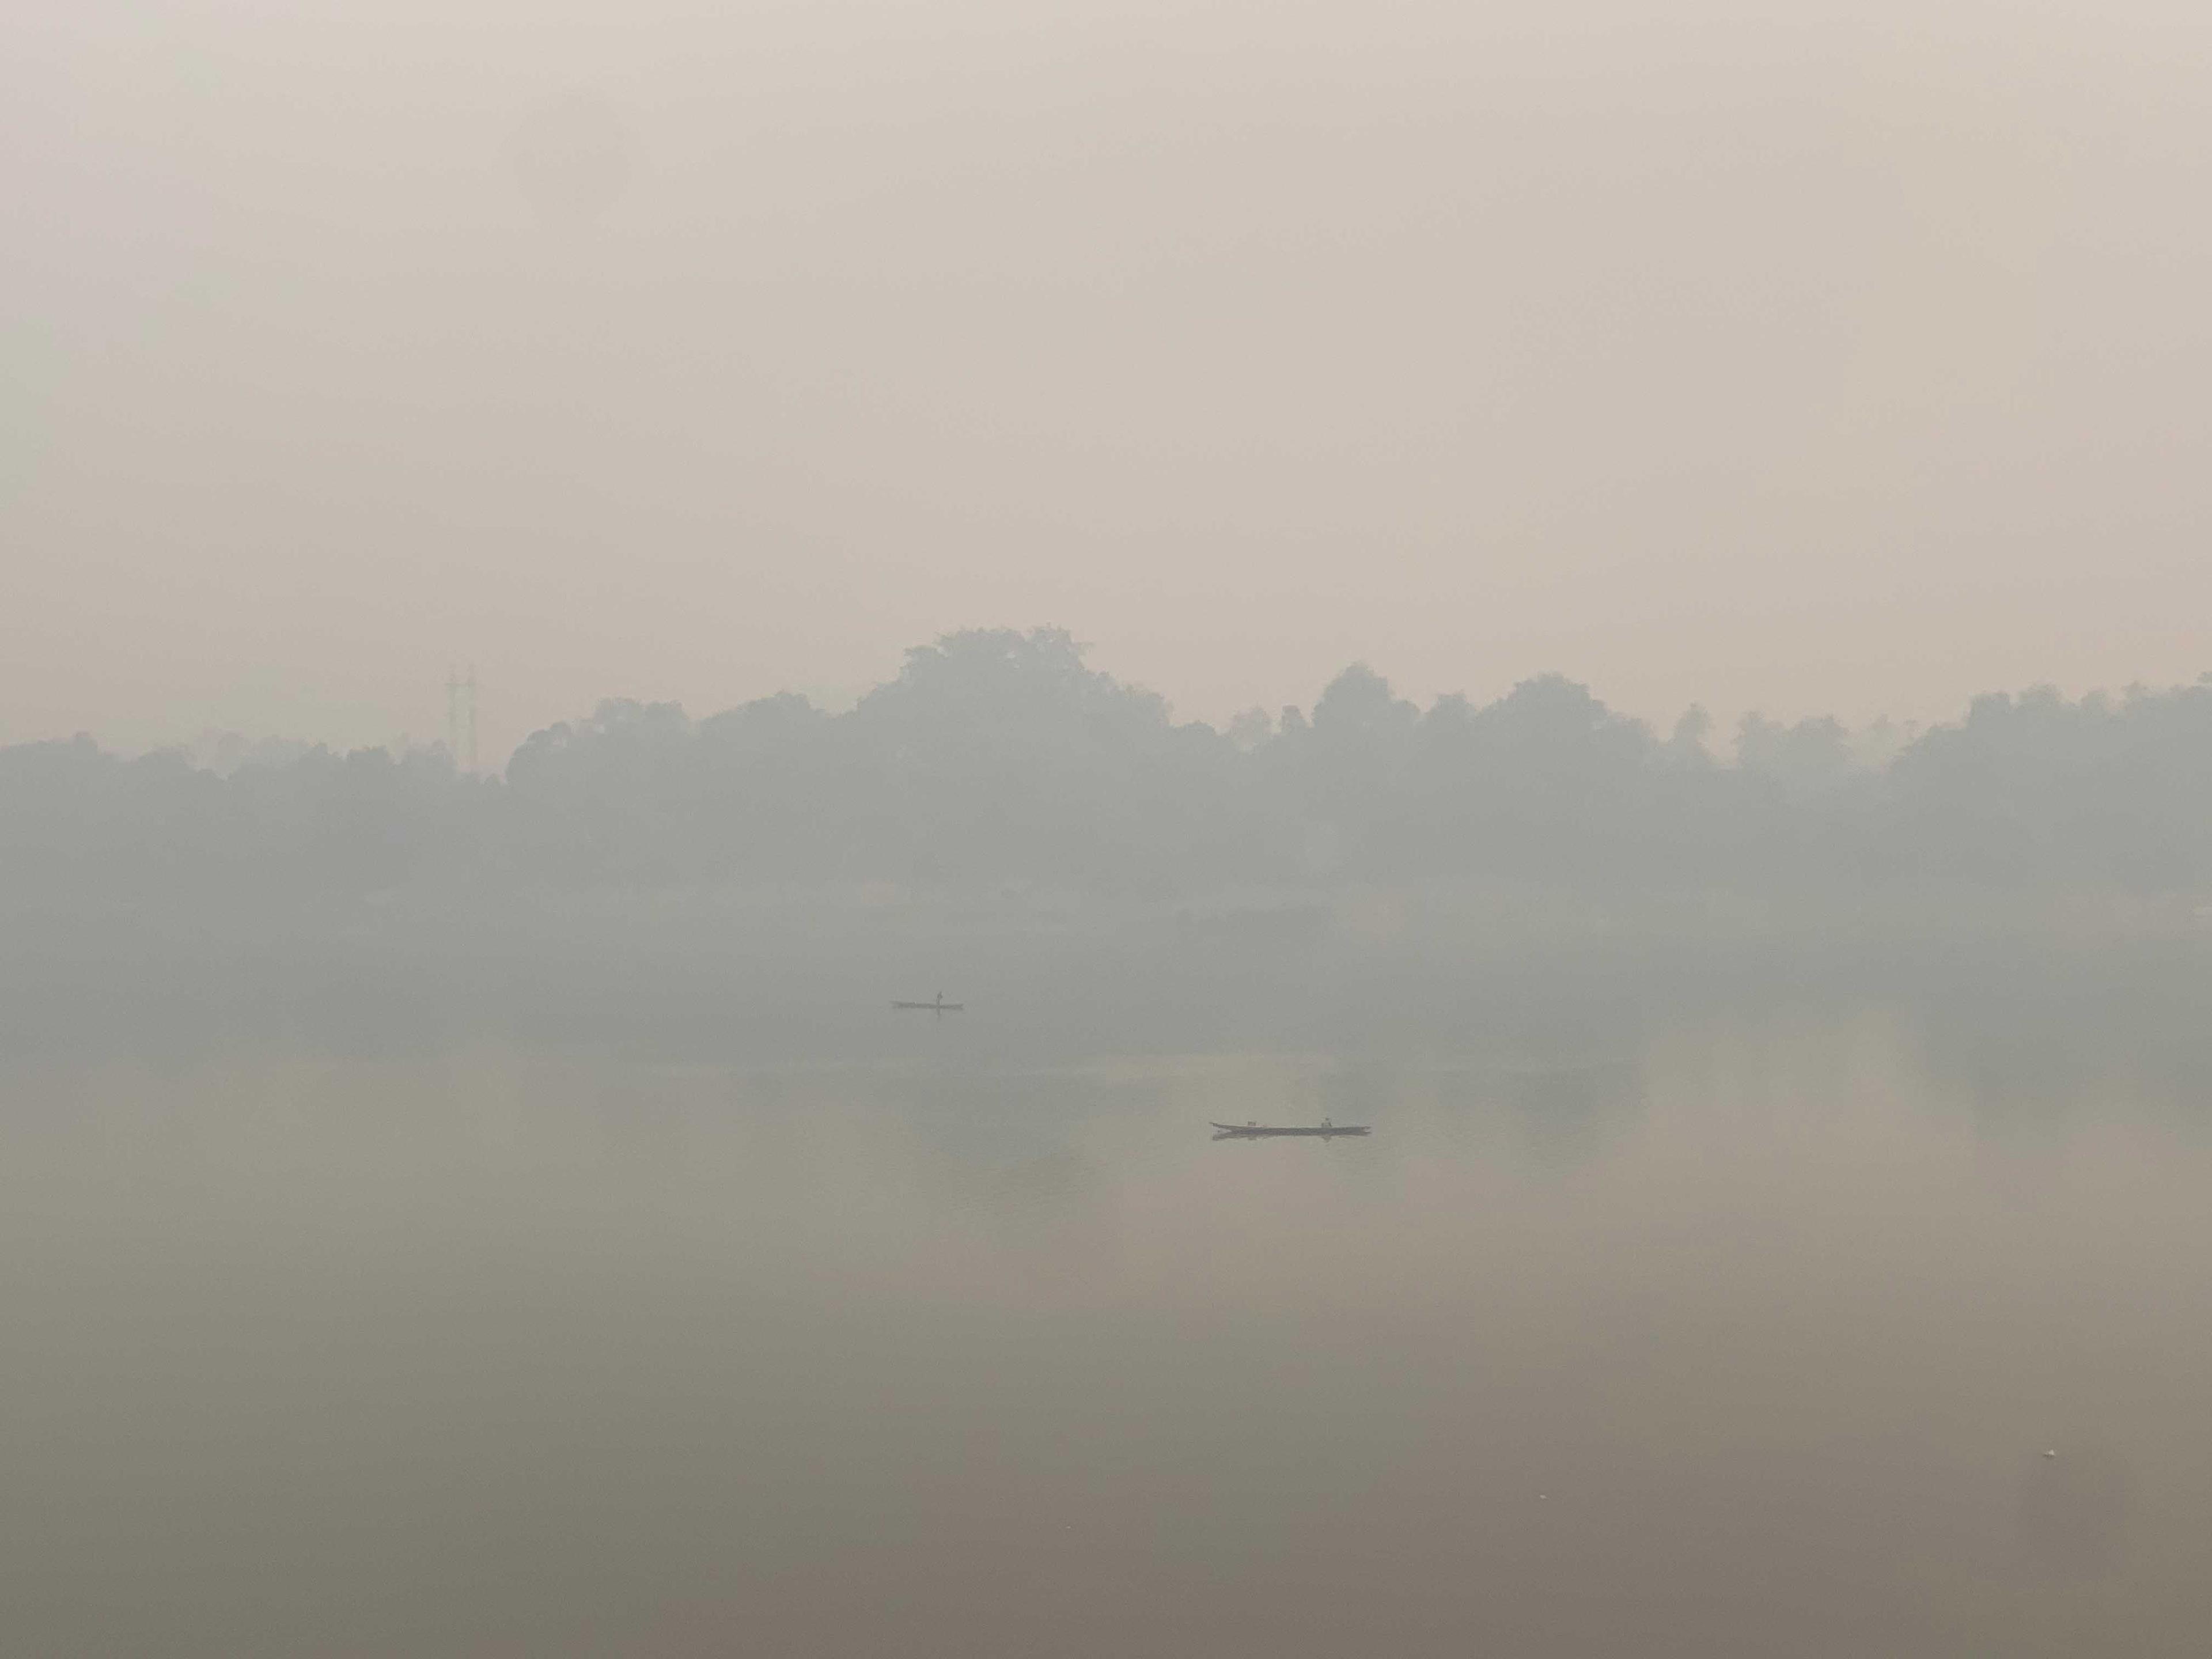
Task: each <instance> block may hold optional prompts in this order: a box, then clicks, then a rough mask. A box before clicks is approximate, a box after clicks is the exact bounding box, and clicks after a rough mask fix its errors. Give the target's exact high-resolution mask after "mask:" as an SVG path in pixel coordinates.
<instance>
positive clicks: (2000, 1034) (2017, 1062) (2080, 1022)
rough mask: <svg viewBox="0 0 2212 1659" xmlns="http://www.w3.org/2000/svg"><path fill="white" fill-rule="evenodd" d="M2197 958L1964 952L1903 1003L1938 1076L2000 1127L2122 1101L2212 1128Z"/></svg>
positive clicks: (2205, 1012)
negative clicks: (1970, 954)
mask: <svg viewBox="0 0 2212 1659" xmlns="http://www.w3.org/2000/svg"><path fill="white" fill-rule="evenodd" d="M2198 956H2199V953H2198V952H2197V951H2196V950H2195V949H2194V948H2179V947H2165V948H2157V949H2148V950H2136V951H2118V950H2108V951H2098V952H2094V953H2089V952H2083V953H2081V954H2079V955H2075V956H2069V957H2058V956H2053V955H2037V954H2033V953H2018V954H2015V955H2013V956H2010V957H2005V956H2002V955H1999V954H1996V953H1988V954H1978V955H1975V956H1972V957H1963V956H1962V957H1960V958H1958V959H1956V960H1954V963H1953V964H1952V965H1951V969H1950V971H1949V972H1948V973H1946V974H1944V975H1942V976H1940V977H1936V976H1931V975H1921V976H1920V981H1921V982H1918V983H1912V984H1908V985H1905V986H1902V987H1899V993H1900V994H1899V998H1898V1000H1899V1005H1900V1006H1901V1007H1902V1008H1903V1009H1904V1011H1905V1018H1906V1027H1907V1030H1909V1031H1910V1032H1911V1037H1912V1042H1913V1048H1914V1052H1915V1054H1916V1055H1917V1059H1918V1060H1919V1062H1920V1065H1921V1066H1922V1068H1923V1071H1924V1072H1925V1073H1926V1074H1927V1076H1928V1078H1929V1080H1930V1081H1931V1082H1932V1083H1934V1084H1936V1085H1938V1086H1939V1087H1941V1088H1946V1089H1949V1090H1954V1091H1957V1092H1958V1093H1960V1094H1961V1095H1963V1096H1965V1097H1966V1098H1967V1099H1968V1100H1969V1101H1970V1102H1971V1103H1972V1106H1973V1109H1974V1111H1975V1113H1976V1115H1977V1117H1978V1119H1979V1120H1980V1121H1981V1122H1982V1124H1983V1126H1984V1127H1985V1128H1986V1129H1988V1130H1990V1131H1991V1132H1993V1133H2003V1132H2005V1131H2006V1130H2008V1129H2018V1128H2024V1127H2033V1126H2036V1125H2051V1124H2056V1123H2058V1122H2061V1121H2065V1120H2067V1119H2069V1118H2071V1117H2073V1116H2075V1115H2080V1114H2081V1113H2084V1112H2087V1111H2092V1110H2095V1111H2105V1112H2109V1111H2110V1109H2112V1107H2114V1106H2115V1105H2119V1104H2125V1105H2129V1106H2131V1107H2133V1108H2135V1109H2141V1110H2148V1111H2153V1112H2156V1113H2158V1114H2159V1115H2161V1116H2165V1117H2168V1118H2171V1119H2172V1121H2175V1122H2177V1123H2196V1124H2206V1125H2212V975H2207V974H2206V972H2205V971H2204V969H2203V966H2202V965H2201V964H2200V963H2199V960H2198Z"/></svg>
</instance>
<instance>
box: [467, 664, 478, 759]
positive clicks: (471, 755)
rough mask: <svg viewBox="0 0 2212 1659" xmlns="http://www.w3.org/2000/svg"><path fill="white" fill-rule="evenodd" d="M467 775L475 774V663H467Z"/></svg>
mask: <svg viewBox="0 0 2212 1659" xmlns="http://www.w3.org/2000/svg"><path fill="white" fill-rule="evenodd" d="M468 690H469V775H470V776H471V777H474V776H476V775H477V665H475V664H474V663H471V664H470V665H469V681H468Z"/></svg>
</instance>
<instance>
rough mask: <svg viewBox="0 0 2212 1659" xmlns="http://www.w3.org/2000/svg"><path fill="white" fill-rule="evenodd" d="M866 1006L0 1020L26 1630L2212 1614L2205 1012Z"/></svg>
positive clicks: (1053, 1628)
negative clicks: (2074, 1033) (953, 1009)
mask: <svg viewBox="0 0 2212 1659" xmlns="http://www.w3.org/2000/svg"><path fill="white" fill-rule="evenodd" d="M902 1031H903V1034H902V1036H900V1037H899V1038H898V1039H897V1042H898V1044H899V1045H901V1047H902V1052H896V1053H890V1054H878V1055H877V1056H875V1057H873V1058H872V1059H870V1060H868V1061H867V1062H866V1063H854V1064H848V1065H839V1064H835V1063H812V1064H805V1063H792V1064H782V1065H775V1066H749V1065H747V1064H744V1063H743V1061H742V1060H727V1059H718V1060H714V1061H713V1062H712V1063H708V1062H705V1061H702V1060H697V1059H696V1058H693V1059H688V1060H685V1059H677V1058H669V1057H656V1056H654V1055H653V1054H647V1053H632V1054H627V1055H624V1054H610V1053H605V1052H599V1051H594V1050H592V1049H590V1048H571V1049H568V1050H563V1051H561V1052H553V1051H550V1050H547V1049H543V1048H527V1047H517V1046H514V1045H513V1044H512V1043H511V1042H509V1043H501V1042H485V1043H482V1044H477V1045H471V1044H469V1043H466V1042H453V1043H446V1044H442V1045H441V1046H440V1047H439V1048H436V1050H435V1052H426V1053H421V1054H404V1053H399V1054H360V1053H356V1054H347V1055H343V1056H339V1055H323V1054H315V1053H312V1052H301V1050H300V1049H299V1048H297V1047H296V1045H295V1046H294V1047H292V1048H286V1049H283V1050H278V1049H275V1048H270V1049H267V1050H263V1049H258V1048H254V1047H252V1045H246V1046H244V1047H242V1048H207V1049H202V1050H200V1051H198V1052H196V1053H193V1054H189V1055H184V1056H175V1055H172V1056H170V1057H167V1058H146V1057H139V1058H134V1059H128V1060H125V1059H98V1058H94V1057H88V1056H86V1055H83V1054H72V1055H70V1056H67V1057H58V1056H50V1057H48V1058H47V1059H46V1060H40V1061H39V1062H38V1063H35V1064H32V1063H28V1062H27V1063H24V1064H22V1065H19V1066H15V1068H13V1069H11V1070H9V1071H7V1072H5V1073H4V1074H0V1103H4V1116H0V1330H4V1332H5V1333H6V1336H5V1340H4V1345H0V1398H4V1401H5V1407H4V1413H0V1544H4V1549H0V1592H4V1595H0V1601H4V1607H5V1609H6V1611H5V1612H4V1613H0V1619H4V1621H5V1624H6V1626H7V1634H6V1640H5V1643H4V1645H5V1647H6V1649H7V1650H8V1651H9V1652H11V1653H19V1654H25V1655H47V1654H71V1655H75V1654H83V1655H121V1654H128V1655H162V1656H166V1655H180V1656H200V1655H208V1656H215V1655H222V1656H246V1655H272V1656H277V1655H281V1656H293V1655H409V1656H413V1655H517V1656H520V1655H532V1656H537V1655H566V1654H577V1655H600V1654H610V1655H612V1654H620V1655H638V1656H662V1655H668V1656H674V1655H709V1654H734V1653H758V1654H774V1655H791V1656H807V1655H817V1654H818V1655H878V1654H881V1655H893V1654H896V1655H945V1656H953V1655H960V1656H976V1655H1001V1654H1004V1655H1041V1654H1054V1655H1092V1654H1096V1655H1101V1656H1105V1655H1113V1656H1122V1655H1138V1654H1143V1655H1182V1654H1192V1655H1246V1654H1249V1655H1254V1656H1260V1655H1266V1656H1274V1659H1279V1656H1300V1655H1309V1654H1310V1655H1322V1654H1328V1655H1341V1654H1346V1653H1363V1652H1364V1653H1377V1654H1391V1655H1428V1654H1437V1655H1443V1654H1454V1655H1463V1654H1467V1653H1470V1652H1482V1653H1495V1654H1501V1655H1508V1654H1510V1655H1520V1656H1553V1655H1557V1656H1593V1655H1613V1654H1618V1655H1623V1656H1628V1655H1634V1656H1654V1655H1667V1654H1680V1655H1684V1656H1699V1659H1711V1656H1717V1655H1733V1654H1741V1655H1746V1656H1752V1655H1757V1656H1772V1655H1778V1654H1790V1655H1792V1656H1826V1655H1838V1656H1857V1655H1868V1656H1874V1655H1881V1656H1901V1655H1922V1654H1924V1655H1929V1656H1937V1655H1942V1656H1956V1655H1959V1654H1964V1653H2003V1654H2008V1655H2036V1654H2050V1655H2079V1654H2085V1653H2093V1652H2115V1653H2117V1652H2127V1653H2130V1654H2134V1655H2163V1654H2176V1655H2179V1654H2196V1653H2200V1652H2202V1651H2203V1644H2204V1641H2205V1637H2206V1632H2212V1574H2208V1573H2207V1572H2206V1571H2205V1570H2204V1569H2205V1565H2206V1563H2208V1562H2212V1413H2208V1412H2207V1410H2206V1408H2205V1401H2206V1398H2207V1396H2208V1392H2212V1389H2208V1385H2212V1317H2208V1316H2212V1201H2208V1199H2212V1133H2207V1131H2208V1127H2212V1111H2205V1110H2201V1109H2200V1105H2201V1103H2200V1101H2199V1100H2198V1098H2197V1097H2196V1096H2195V1094H2194V1093H2193V1089H2194V1086H2195V1083H2196V1081H2197V1078H2198V1076H2199V1073H2197V1072H2196V1071H2195V1070H2193V1069H2192V1067H2194V1066H2196V1065H2197V1059H2196V1050H2195V1049H2194V1048H2191V1046H2190V1044H2191V1042H2193V1039H2191V1038H2187V1037H2179V1038H2177V1039H2175V1045H2176V1046H2173V1047H2171V1048H2169V1049H2168V1050H2166V1051H2163V1052H2162V1054H2161V1057H2160V1065H2159V1066H2154V1067H2150V1068H2148V1069H2147V1068H2146V1067H2145V1066H2142V1065H2141V1064H2137V1063H2136V1062H2135V1061H2134V1060H2131V1059H2130V1054H2129V1053H2128V1052H2127V1048H2126V1045H2120V1046H2119V1047H2118V1048H2117V1049H2115V1051H2114V1052H2113V1054H2112V1058H2111V1060H2110V1063H2109V1064H2106V1065H2101V1066H2091V1067H2088V1068H2087V1069H2086V1070H2083V1069H2078V1068H2077V1071H2076V1072H2075V1073H2069V1074H2067V1075H2063V1076H2061V1075H2057V1073H2058V1072H2059V1071H2061V1070H2063V1067H2061V1066H2056V1065H2054V1064H2051V1063H2046V1062H2045V1060H2039V1058H2038V1056H2039V1054H2043V1055H2050V1054H2067V1053H2072V1052H2075V1050H2076V1049H2077V1048H2078V1047H2079V1045H2069V1044H2066V1043H2063V1042H2062V1043H2057V1044H2051V1043H2048V1042H2045V1043H2044V1044H2043V1045H2042V1046H2040V1047H2039V1045H2038V1042H2037V1040H2036V1037H2035V1036H2034V1034H2033V1032H2031V1031H2027V1030H2021V1031H2017V1032H2008V1031H2006V1030H1996V1031H1995V1032H1987V1031H1984V1032H1982V1033H1979V1034H1969V1036H1968V1037H1967V1038H1966V1039H1962V1040H1960V1042H1951V1043H1949V1044H1948V1046H1947V1044H1946V1042H1944V1041H1942V1040H1932V1041H1931V1039H1930V1037H1929V1033H1928V1032H1927V1031H1926V1030H1923V1029H1919V1028H1917V1027H1916V1026H1915V1024H1913V1022H1912V1021H1911V1020H1910V1019H1909V1018H1903V1017H1901V1016H1900V1015H1899V1013H1898V1012H1896V1011H1894V1010H1890V1011H1884V1010H1882V1009H1881V1008H1879V1007H1873V1006H1857V1007H1843V1008H1834V1009H1825V1010H1818V1009H1816V1010H1812V1011H1807V1010H1803V1009H1800V1010H1797V1011H1796V1012H1777V1011H1775V1010H1773V1009H1771V1008H1770V1009H1768V1010H1766V1011H1765V1012H1760V1013H1759V1014H1757V1015H1755V1016H1754V1015H1750V1014H1741V1015H1731V1014H1729V1013H1728V1012H1725V1011H1721V1012H1713V1011H1710V1010H1709V1011H1707V1012H1704V1013H1702V1014H1700V1015H1699V1016H1698V1017H1697V1018H1679V1019H1668V1020H1656V1021H1646V1022H1640V1023H1637V1024H1632V1025H1626V1026H1623V1027H1622V1028H1621V1029H1620V1030H1618V1031H1613V1032H1604V1033H1599V1034H1596V1035H1592V1034H1589V1033H1584V1034H1583V1035H1581V1036H1578V1037H1577V1039H1576V1040H1575V1041H1574V1042H1569V1043H1565V1044H1561V1043H1559V1042H1528V1043H1521V1044H1516V1043H1515V1042H1510V1041H1507V1040H1504V1039H1503V1038H1499V1037H1498V1036H1495V1035H1494V1034H1492V1035H1488V1036H1485V1037H1484V1038H1483V1040H1482V1041H1480V1042H1475V1043H1473V1044H1469V1045H1462V1046H1459V1047H1456V1048H1455V1045H1454V1044H1452V1043H1451V1042H1440V1041H1424V1042H1376V1043H1370V1044H1364V1045H1357V1046H1353V1047H1351V1048H1345V1049H1342V1050H1340V1051H1338V1052H1331V1053H1322V1054H1297V1053H1291V1052H1285V1053H1269V1054H1200V1055H1162V1056H1150V1055H1146V1054H1121V1055H1117V1056H1115V1057H1113V1058H1109V1059H1103V1060H1083V1059H1080V1058H1061V1059H1058V1060H1052V1061H1050V1062H1042V1061H1038V1060H1035V1059H1033V1058H1025V1059H1024V1060H1020V1061H1018V1062H1016V1061H1013V1060H1005V1059H1003V1058H999V1057H997V1056H996V1054H995V1051H994V1041H993V1037H992V1033H991V1027H990V1021H989V1017H988V1014H987V1011H985V1010H980V1009H978V1010H971V1011H970V1012H969V1013H968V1014H966V1015H963V1016H961V1017H958V1018H945V1019H944V1020H939V1019H937V1018H934V1017H932V1016H922V1017H920V1018H918V1019H917V1020H916V1021H915V1023H914V1024H913V1026H912V1027H911V1029H910V1030H905V1029H904V1028H902ZM2176 1055H2179V1056H2180V1059H2179V1060H2176V1058H2175V1057H2176ZM1323 1113H1328V1114H1331V1115H1334V1118H1335V1119H1336V1120H1337V1121H1339V1122H1352V1121H1358V1122H1365V1123H1369V1124H1371V1125H1372V1127H1373V1131H1374V1133H1373V1134H1372V1135H1371V1136H1370V1137H1369V1138H1367V1139H1362V1140H1344V1141H1336V1142H1320V1141H1311V1140H1282V1141H1269V1142H1259V1143H1243V1142H1216V1141H1214V1140H1212V1139H1211V1138H1210V1136H1209V1133H1208V1131H1207V1128H1206V1124H1207V1121H1208V1120H1210V1119H1215V1118H1219V1119H1225V1120H1229V1121H1243V1120H1245V1119H1248V1118H1257V1119H1261V1120H1262V1121H1308V1122H1310V1121H1316V1120H1317V1119H1318V1118H1319V1117H1320V1116H1321V1115H1322V1114H1323Z"/></svg>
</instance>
